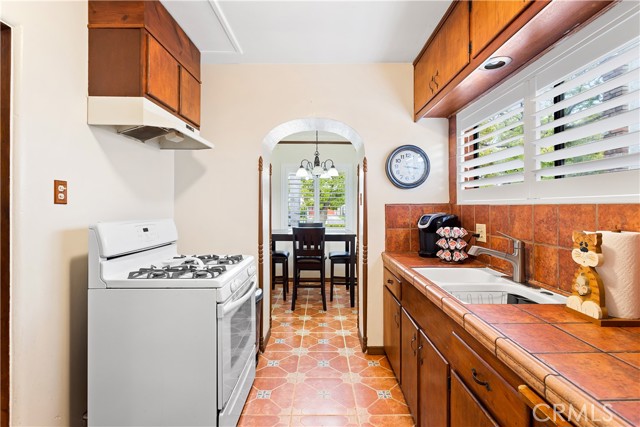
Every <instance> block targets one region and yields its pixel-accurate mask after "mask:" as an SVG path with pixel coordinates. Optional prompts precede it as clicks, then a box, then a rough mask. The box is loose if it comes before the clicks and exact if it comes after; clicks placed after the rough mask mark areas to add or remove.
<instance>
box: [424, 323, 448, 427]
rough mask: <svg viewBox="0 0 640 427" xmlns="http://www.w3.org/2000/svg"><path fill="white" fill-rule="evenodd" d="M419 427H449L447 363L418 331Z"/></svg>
mask: <svg viewBox="0 0 640 427" xmlns="http://www.w3.org/2000/svg"><path fill="white" fill-rule="evenodd" d="M419 348H420V354H419V358H420V391H419V393H418V394H419V396H420V426H421V427H440V426H448V425H449V362H447V360H446V359H445V358H444V356H442V354H440V352H439V351H438V350H437V349H436V348H435V346H434V345H433V343H432V342H431V341H429V339H428V338H427V336H426V335H425V334H424V332H423V331H422V330H421V331H420V347H419Z"/></svg>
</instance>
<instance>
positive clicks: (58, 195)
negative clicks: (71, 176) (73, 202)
mask: <svg viewBox="0 0 640 427" xmlns="http://www.w3.org/2000/svg"><path fill="white" fill-rule="evenodd" d="M68 198H69V197H68V188H67V181H60V180H58V179H56V180H54V181H53V203H54V204H56V205H66V204H67V199H68Z"/></svg>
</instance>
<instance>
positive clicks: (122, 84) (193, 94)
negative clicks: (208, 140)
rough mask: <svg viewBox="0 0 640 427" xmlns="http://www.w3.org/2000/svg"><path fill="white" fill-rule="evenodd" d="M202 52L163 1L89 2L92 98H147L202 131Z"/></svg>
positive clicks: (105, 0)
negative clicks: (199, 127)
mask: <svg viewBox="0 0 640 427" xmlns="http://www.w3.org/2000/svg"><path fill="white" fill-rule="evenodd" d="M200 86H201V85H200V51H199V50H198V48H197V47H196V46H195V45H194V44H193V42H192V41H191V40H190V39H189V37H188V36H187V35H186V33H185V32H184V31H183V30H182V28H180V26H179V25H178V23H177V22H176V21H175V20H174V19H173V17H171V15H170V14H169V12H168V11H167V10H166V9H165V8H164V6H163V5H162V4H161V3H160V2H159V1H158V0H131V1H109V0H90V1H89V96H144V97H147V98H148V99H150V100H152V101H153V102H155V103H156V104H158V105H159V106H161V107H162V108H164V109H165V110H167V111H170V112H171V113H173V114H174V115H176V116H180V117H181V118H183V119H185V120H187V121H188V122H190V123H191V124H193V125H195V126H196V127H198V126H199V125H200V99H201V98H200Z"/></svg>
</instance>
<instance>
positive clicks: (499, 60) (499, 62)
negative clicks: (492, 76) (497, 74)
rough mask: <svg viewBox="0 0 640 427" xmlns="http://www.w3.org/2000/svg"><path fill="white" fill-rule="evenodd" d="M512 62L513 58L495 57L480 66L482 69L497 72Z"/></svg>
mask: <svg viewBox="0 0 640 427" xmlns="http://www.w3.org/2000/svg"><path fill="white" fill-rule="evenodd" d="M510 62H511V58H509V57H508V56H494V57H492V58H489V59H487V60H486V61H484V63H483V64H482V65H481V66H480V69H481V70H497V69H498V68H502V67H504V66H505V65H507V64H509V63H510Z"/></svg>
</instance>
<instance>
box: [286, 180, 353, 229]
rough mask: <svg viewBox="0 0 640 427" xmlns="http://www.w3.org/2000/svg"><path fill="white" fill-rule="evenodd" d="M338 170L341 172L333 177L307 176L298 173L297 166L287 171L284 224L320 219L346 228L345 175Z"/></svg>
mask: <svg viewBox="0 0 640 427" xmlns="http://www.w3.org/2000/svg"><path fill="white" fill-rule="evenodd" d="M338 170H339V173H340V175H339V176H337V177H334V178H310V179H303V178H299V177H297V176H296V171H297V169H289V170H287V171H286V174H285V176H286V180H287V182H286V186H287V192H286V194H287V197H286V201H287V208H286V210H285V212H286V214H287V218H286V224H287V227H295V226H296V225H297V224H298V223H300V222H322V223H323V224H324V225H325V227H334V228H346V226H347V212H348V209H347V204H348V199H349V197H348V195H349V191H348V188H347V187H348V177H347V173H346V172H344V171H340V168H338Z"/></svg>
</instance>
